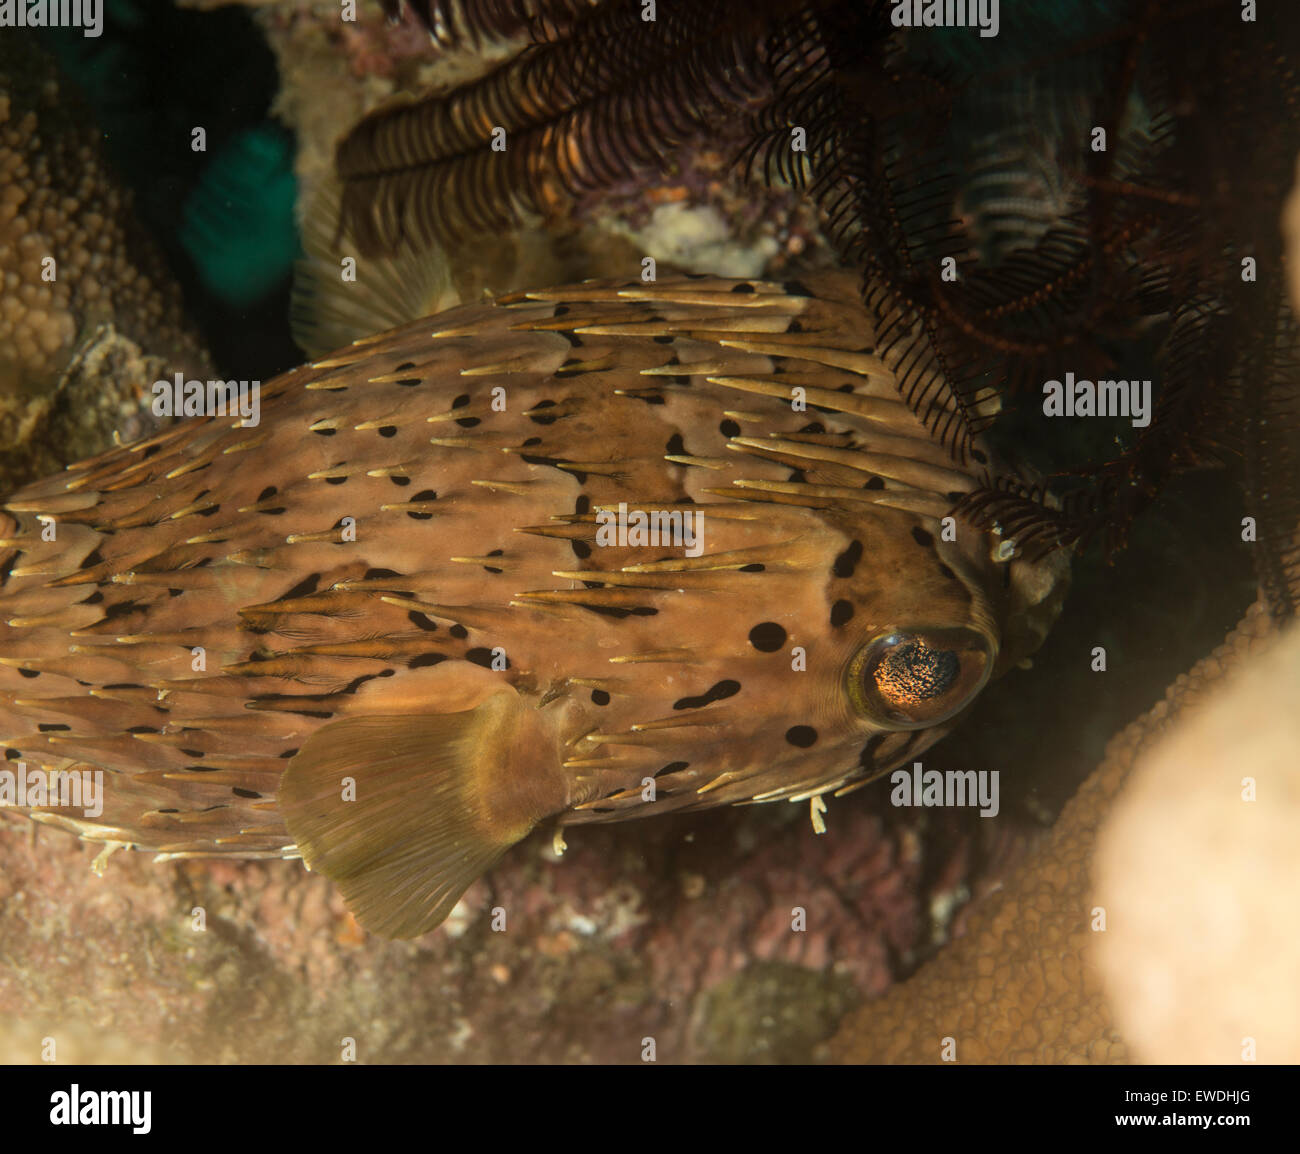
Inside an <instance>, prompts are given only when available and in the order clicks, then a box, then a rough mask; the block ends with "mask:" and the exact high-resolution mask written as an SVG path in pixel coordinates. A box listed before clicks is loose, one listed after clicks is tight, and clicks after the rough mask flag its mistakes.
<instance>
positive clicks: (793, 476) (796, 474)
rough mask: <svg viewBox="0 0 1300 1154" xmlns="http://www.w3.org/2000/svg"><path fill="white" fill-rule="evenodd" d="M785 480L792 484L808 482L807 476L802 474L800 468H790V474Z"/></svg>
mask: <svg viewBox="0 0 1300 1154" xmlns="http://www.w3.org/2000/svg"><path fill="white" fill-rule="evenodd" d="M786 480H787V481H789V482H790V484H792V485H804V484H807V482H808V478H807V476H806V475H805V474H804V471H803V470H802V469H791V470H790V475H789V476H788V477H787V478H786Z"/></svg>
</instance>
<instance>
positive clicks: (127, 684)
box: [104, 681, 144, 689]
mask: <svg viewBox="0 0 1300 1154" xmlns="http://www.w3.org/2000/svg"><path fill="white" fill-rule="evenodd" d="M104 688H105V689H143V688H144V686H143V685H141V684H140V683H139V682H138V681H115V682H113V684H112V685H105V686H104Z"/></svg>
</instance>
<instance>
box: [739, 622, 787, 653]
mask: <svg viewBox="0 0 1300 1154" xmlns="http://www.w3.org/2000/svg"><path fill="white" fill-rule="evenodd" d="M788 636H789V634H788V633H786V631H785V630H784V629H782V628H781V626H779V625H778V624H777V623H776V622H775V621H763V622H760V623H759V624H758V625H755V626H754V628H753V629H751V630H750V631H749V643H750V645H752V646H753V647H754V648H755V649H757V650H758V651H759V652H760V653H775V652H776V651H777V650H778V649H780V648H781V646H782V645H784V644H785V639H786V638H787V637H788Z"/></svg>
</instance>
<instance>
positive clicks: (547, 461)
mask: <svg viewBox="0 0 1300 1154" xmlns="http://www.w3.org/2000/svg"><path fill="white" fill-rule="evenodd" d="M540 439H541V438H538V440H539V441H540ZM519 459H520V460H522V461H524V462H526V463H527V464H529V465H549V466H550V467H551V468H552V469H560V466H561V465H571V464H572V463H573V462H572V461H565V460H562V459H561V458H560V457H540V456H537V455H535V454H532V453H520V454H519ZM560 472H562V473H568V474H569V476H571V477H576V478H577V481H578V484H579V485H585V484H586V483H587V474H586V473H584V472H582V471H580V470H578V469H560Z"/></svg>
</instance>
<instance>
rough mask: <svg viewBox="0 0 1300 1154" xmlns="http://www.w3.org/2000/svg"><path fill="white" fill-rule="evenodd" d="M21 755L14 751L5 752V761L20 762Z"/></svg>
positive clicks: (7, 750)
mask: <svg viewBox="0 0 1300 1154" xmlns="http://www.w3.org/2000/svg"><path fill="white" fill-rule="evenodd" d="M22 759H23V755H22V754H21V753H19V752H18V750H16V749H6V750H5V761H22Z"/></svg>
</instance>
